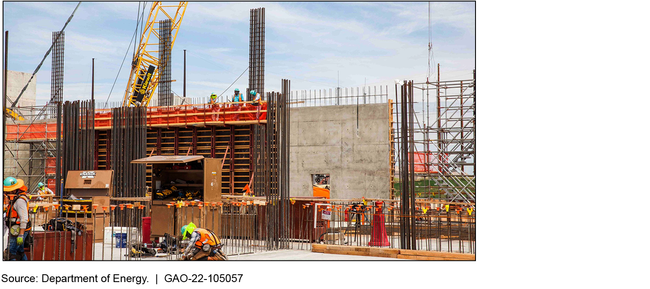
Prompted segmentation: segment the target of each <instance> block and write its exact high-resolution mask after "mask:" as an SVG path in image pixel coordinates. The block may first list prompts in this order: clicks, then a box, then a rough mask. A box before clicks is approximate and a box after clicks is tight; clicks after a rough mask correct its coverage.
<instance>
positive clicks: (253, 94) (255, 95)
mask: <svg viewBox="0 0 650 289" xmlns="http://www.w3.org/2000/svg"><path fill="white" fill-rule="evenodd" d="M251 98H252V99H253V103H252V105H254V106H258V105H260V100H261V97H260V94H259V93H257V92H255V90H251Z"/></svg>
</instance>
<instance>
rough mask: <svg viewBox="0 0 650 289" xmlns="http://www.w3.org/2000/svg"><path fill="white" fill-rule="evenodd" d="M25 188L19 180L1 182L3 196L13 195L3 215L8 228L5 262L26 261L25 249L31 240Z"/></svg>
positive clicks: (12, 178)
mask: <svg viewBox="0 0 650 289" xmlns="http://www.w3.org/2000/svg"><path fill="white" fill-rule="evenodd" d="M27 190H28V189H27V186H25V182H23V180H21V179H16V178H14V177H8V178H6V179H5V180H4V182H3V191H4V193H5V196H7V195H13V198H10V199H11V200H10V201H9V206H8V207H7V211H6V215H5V220H4V221H5V225H6V226H7V228H9V248H8V253H9V255H8V256H7V257H6V258H5V260H12V261H14V260H20V261H27V255H25V247H26V246H27V245H28V243H29V241H30V240H31V239H30V237H31V235H30V234H29V233H30V232H31V229H32V226H31V221H30V220H29V214H28V211H27V210H28V209H29V200H28V199H27Z"/></svg>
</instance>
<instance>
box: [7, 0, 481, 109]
mask: <svg viewBox="0 0 650 289" xmlns="http://www.w3.org/2000/svg"><path fill="white" fill-rule="evenodd" d="M427 5H428V3H426V2H417V3H409V2H358V3H344V2H341V3H335V2H315V3H309V2H300V3H291V2H281V3H278V2H264V3H247V2H246V3H245V2H190V3H189V5H188V8H187V11H186V13H185V17H184V19H183V23H182V25H181V28H180V31H179V33H178V37H177V39H176V42H175V44H174V50H173V52H172V53H173V56H172V59H173V64H172V65H173V68H172V79H175V80H176V82H173V83H172V90H173V91H174V92H176V93H177V94H182V92H183V49H186V50H187V79H188V80H187V94H188V97H204V96H205V97H207V96H208V95H209V94H210V93H211V92H215V93H218V94H220V93H221V92H223V91H224V90H225V89H226V88H227V87H228V86H229V85H230V84H231V83H232V82H233V81H235V79H236V78H237V77H238V76H239V75H240V74H241V73H242V72H243V71H244V70H245V69H246V67H247V66H248V39H249V35H248V34H249V10H250V9H252V8H258V7H265V8H266V67H265V70H266V76H265V77H266V78H265V80H266V81H265V87H266V91H271V90H276V91H277V90H279V88H280V80H281V79H282V78H288V79H290V80H291V81H292V82H291V88H292V90H300V89H329V88H334V87H336V85H337V72H338V73H339V75H340V80H339V81H340V85H341V86H342V87H357V86H362V85H364V83H367V84H368V85H379V84H387V85H392V84H393V83H394V79H413V80H416V81H423V80H424V79H425V78H426V74H427V60H428V58H427V54H428V53H427V44H428V42H429V37H428V33H429V32H428V31H429V30H428V11H427V10H428V6H427ZM75 6H76V2H4V21H3V22H4V29H5V30H8V31H9V41H10V42H9V57H8V60H9V62H8V66H9V69H10V70H17V71H23V72H29V73H31V72H33V71H34V69H35V68H36V66H37V65H38V63H39V62H40V60H41V59H42V57H43V55H44V54H45V52H46V51H47V49H48V48H49V45H50V44H51V41H52V40H51V34H52V31H55V30H60V29H61V27H63V24H64V23H65V21H66V20H67V18H68V16H69V15H70V13H71V12H72V10H73V9H74V7H75ZM149 7H150V5H147V9H149ZM474 7H475V5H474V3H458V2H451V3H431V29H432V42H433V50H434V54H435V55H434V57H435V61H436V62H439V63H440V64H441V67H442V68H441V75H442V78H443V79H461V78H462V79H466V78H470V77H471V71H472V69H474V52H475V15H474V14H475V8H474ZM137 11H138V3H137V2H130V3H129V2H84V3H82V4H81V6H80V7H79V9H78V10H77V12H76V14H75V16H74V18H73V19H72V21H71V22H70V24H69V25H68V27H67V28H66V39H65V45H66V46H65V60H66V62H65V77H64V98H65V99H66V100H76V99H88V98H89V97H90V81H91V59H92V58H93V57H94V58H95V97H96V99H97V100H98V101H105V100H106V99H107V97H108V95H109V92H110V90H111V87H112V85H113V82H114V80H115V77H116V75H117V74H118V71H119V69H120V65H121V63H122V59H123V57H124V55H125V53H126V51H127V47H128V46H129V42H130V40H131V37H132V35H133V31H134V30H135V24H136V14H137ZM147 13H148V10H147ZM132 49H133V47H131V50H130V51H129V53H128V55H127V60H126V62H125V65H124V67H123V68H122V71H121V73H120V76H119V78H118V79H117V83H116V84H115V87H114V89H113V92H112V94H111V97H110V101H111V102H113V101H121V100H122V98H123V95H124V89H125V87H126V82H127V80H128V74H129V72H130V67H129V61H130V58H131V55H132V53H133V52H132ZM50 68H51V59H50V58H49V57H48V59H47V60H46V61H45V63H44V64H43V67H42V68H41V70H40V71H39V73H38V75H37V88H36V89H37V92H36V94H37V96H36V98H37V104H43V103H44V102H45V101H46V100H48V99H49V97H50ZM247 83H248V73H245V74H244V75H243V76H242V77H241V78H240V79H239V80H238V81H237V82H236V84H235V85H234V86H233V87H232V88H231V89H229V90H233V89H234V88H235V87H237V88H240V89H242V90H243V89H245V88H246V86H247ZM229 92H230V91H229Z"/></svg>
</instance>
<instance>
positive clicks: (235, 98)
mask: <svg viewBox="0 0 650 289" xmlns="http://www.w3.org/2000/svg"><path fill="white" fill-rule="evenodd" d="M242 101H244V98H243V96H242V94H241V93H239V88H235V95H233V96H232V102H242ZM235 106H239V104H235Z"/></svg>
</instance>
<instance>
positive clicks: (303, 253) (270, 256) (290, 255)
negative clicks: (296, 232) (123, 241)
mask: <svg viewBox="0 0 650 289" xmlns="http://www.w3.org/2000/svg"><path fill="white" fill-rule="evenodd" d="M126 252H127V251H126V249H118V248H113V252H112V254H113V260H115V261H120V260H122V261H126V260H127V258H126V256H125V255H126ZM110 256H111V247H110V245H106V246H105V247H104V259H103V260H106V261H108V260H111V258H110ZM120 256H121V259H120ZM228 259H229V260H232V261H266V260H275V261H283V260H284V261H288V260H299V261H307V260H316V261H323V260H338V261H357V260H365V261H391V260H400V261H401V260H402V259H394V258H383V257H373V256H354V255H338V254H325V253H315V252H311V251H307V250H278V251H264V252H257V253H251V254H241V255H230V256H228ZM95 260H99V261H101V260H102V244H101V243H96V244H95ZM132 260H135V259H132ZM142 260H146V261H155V260H159V261H168V259H167V257H148V258H142Z"/></svg>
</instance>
